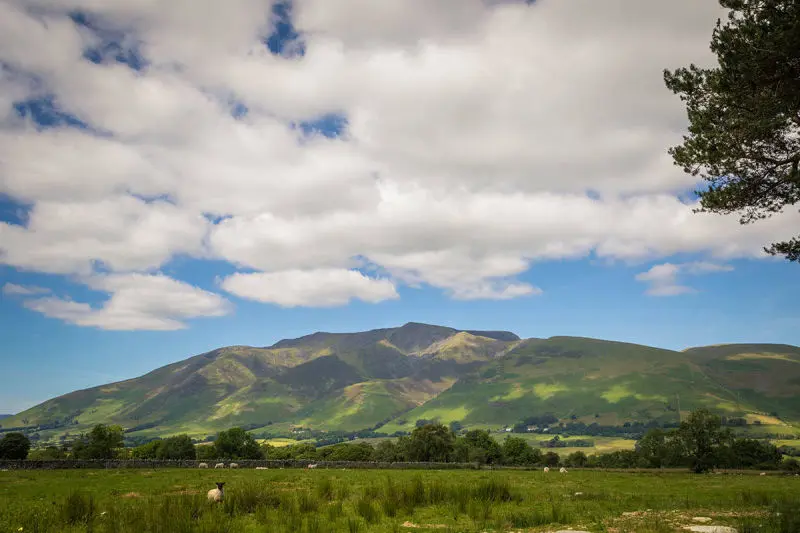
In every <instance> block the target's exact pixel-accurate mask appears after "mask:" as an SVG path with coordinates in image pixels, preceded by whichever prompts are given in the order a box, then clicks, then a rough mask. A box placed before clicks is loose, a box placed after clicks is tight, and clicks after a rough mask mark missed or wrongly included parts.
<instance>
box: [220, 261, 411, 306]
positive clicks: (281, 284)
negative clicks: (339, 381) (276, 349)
mask: <svg viewBox="0 0 800 533" xmlns="http://www.w3.org/2000/svg"><path fill="white" fill-rule="evenodd" d="M222 288H223V289H224V290H226V291H227V292H229V293H231V294H235V295H236V296H239V297H240V298H245V299H248V300H255V301H257V302H263V303H272V304H276V305H279V306H281V307H299V306H302V307H336V306H341V305H345V304H347V303H349V302H350V301H351V300H354V299H357V300H362V301H364V302H369V303H378V302H382V301H384V300H393V299H396V298H398V297H399V295H398V294H397V290H396V289H395V287H394V284H393V283H392V282H391V281H389V280H388V279H375V278H370V277H367V276H365V275H364V274H362V273H361V272H358V271H357V270H347V269H318V270H289V271H283V272H272V273H255V274H233V275H231V276H228V277H227V278H225V279H224V280H222Z"/></svg>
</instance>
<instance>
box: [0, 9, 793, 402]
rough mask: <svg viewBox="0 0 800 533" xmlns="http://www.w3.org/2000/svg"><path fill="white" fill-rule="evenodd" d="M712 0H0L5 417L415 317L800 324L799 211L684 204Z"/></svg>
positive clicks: (783, 334)
mask: <svg viewBox="0 0 800 533" xmlns="http://www.w3.org/2000/svg"><path fill="white" fill-rule="evenodd" d="M724 15H725V12H724V11H723V10H722V9H721V8H720V7H719V5H718V4H717V3H716V2H714V1H711V0H708V1H703V2H699V1H697V0H673V1H671V2H649V1H647V2H643V1H641V0H604V1H603V2H598V1H597V0H568V1H566V0H537V1H536V2H524V1H513V0H381V1H380V2H373V1H368V0H292V1H291V2H287V1H283V2H274V1H273V0H228V1H226V2H218V1H216V0H129V1H126V2H110V1H100V0H0V286H2V289H1V290H0V319H1V320H0V370H1V371H0V413H15V412H19V411H21V410H23V409H25V408H28V407H30V406H32V405H34V404H36V403H39V402H41V401H44V400H46V399H48V398H51V397H53V396H57V395H60V394H64V393H67V392H70V391H72V390H75V389H81V388H86V387H90V386H95V385H100V384H103V383H107V382H110V381H115V380H121V379H127V378H131V377H135V376H138V375H141V374H143V373H145V372H148V371H150V370H152V369H154V368H156V367H159V366H162V365H164V364H168V363H170V362H174V361H178V360H181V359H184V358H186V357H189V356H191V355H194V354H197V353H202V352H205V351H208V350H211V349H214V348H216V347H219V346H225V345H234V344H236V345H242V344H243V345H252V346H268V345H271V344H273V343H274V342H276V341H277V340H279V339H282V338H292V337H298V336H301V335H304V334H308V333H311V332H314V331H363V330H368V329H374V328H380V327H391V326H399V325H402V324H403V323H405V322H409V321H415V322H426V323H432V324H440V325H448V326H453V327H457V328H464V329H503V330H511V331H514V332H515V333H517V334H518V335H520V336H522V337H549V336H554V335H579V336H587V337H597V338H604V339H612V340H621V341H629V342H637V343H641V344H647V345H652V346H660V347H665V348H672V349H684V348H686V347H690V346H696V345H705V344H717V343H729V342H776V343H788V344H800V309H798V307H797V305H796V302H797V301H798V299H799V298H800V276H798V268H800V267H798V266H797V265H796V264H793V263H789V262H788V261H786V260H783V259H781V258H774V257H770V256H767V255H766V254H765V253H764V252H763V247H764V246H766V245H768V244H770V243H771V242H774V241H776V240H784V239H786V238H788V237H791V236H793V235H794V234H796V231H797V228H798V227H800V214H798V213H797V212H794V211H787V212H785V213H783V214H781V215H778V216H774V217H772V218H770V219H767V220H764V221H760V222H758V223H757V224H751V225H746V226H743V225H741V224H739V220H738V216H737V215H735V214H734V215H731V216H722V215H716V214H699V213H694V212H693V209H694V208H696V207H697V206H698V205H697V202H698V200H697V198H696V197H695V196H694V195H693V194H692V191H694V190H695V189H696V188H697V187H698V186H699V185H700V184H698V183H697V182H696V178H693V177H692V176H689V175H687V174H685V173H684V172H683V171H682V169H680V168H679V167H677V166H675V165H674V164H673V162H672V160H671V158H670V156H669V154H668V153H667V149H668V148H669V147H671V146H674V145H676V144H679V143H680V142H681V138H682V135H684V134H685V133H686V129H687V118H686V113H685V109H684V107H683V105H682V103H681V101H680V99H679V97H678V96H676V95H674V94H672V93H671V92H670V91H669V90H667V89H666V87H665V85H664V82H663V70H664V69H665V68H669V69H674V68H677V67H680V66H686V65H688V64H690V63H695V64H697V65H699V66H713V65H714V62H715V58H714V56H713V54H712V53H711V52H710V50H709V40H710V37H711V32H712V30H713V27H714V24H715V22H716V20H717V18H718V17H720V16H724Z"/></svg>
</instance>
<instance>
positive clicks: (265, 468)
mask: <svg viewBox="0 0 800 533" xmlns="http://www.w3.org/2000/svg"><path fill="white" fill-rule="evenodd" d="M256 470H268V468H267V467H266V466H257V467H256Z"/></svg>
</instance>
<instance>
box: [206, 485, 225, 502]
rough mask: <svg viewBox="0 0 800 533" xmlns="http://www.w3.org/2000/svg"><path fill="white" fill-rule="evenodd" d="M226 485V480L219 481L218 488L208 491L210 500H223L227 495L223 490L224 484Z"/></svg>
mask: <svg viewBox="0 0 800 533" xmlns="http://www.w3.org/2000/svg"><path fill="white" fill-rule="evenodd" d="M223 485H225V482H222V483H220V482H218V483H217V488H216V489H211V490H210V491H208V501H210V502H221V501H222V498H223V497H224V496H225V492H224V491H223V490H222V486H223Z"/></svg>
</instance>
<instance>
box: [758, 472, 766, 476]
mask: <svg viewBox="0 0 800 533" xmlns="http://www.w3.org/2000/svg"><path fill="white" fill-rule="evenodd" d="M766 475H767V473H766V472H761V473H760V474H759V476H766Z"/></svg>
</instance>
